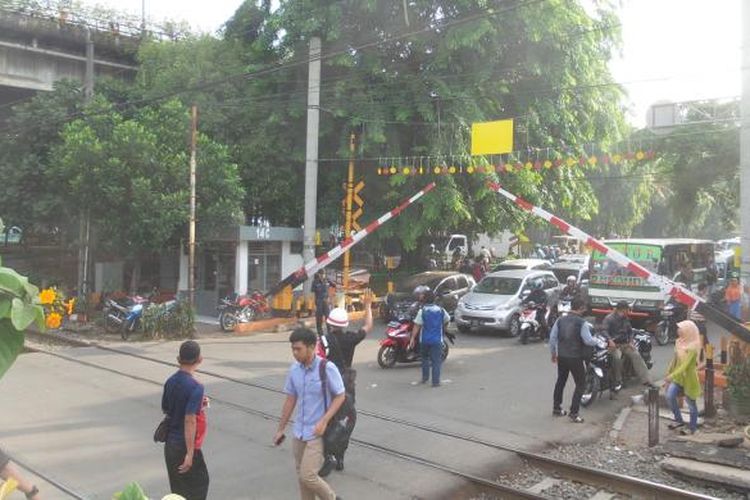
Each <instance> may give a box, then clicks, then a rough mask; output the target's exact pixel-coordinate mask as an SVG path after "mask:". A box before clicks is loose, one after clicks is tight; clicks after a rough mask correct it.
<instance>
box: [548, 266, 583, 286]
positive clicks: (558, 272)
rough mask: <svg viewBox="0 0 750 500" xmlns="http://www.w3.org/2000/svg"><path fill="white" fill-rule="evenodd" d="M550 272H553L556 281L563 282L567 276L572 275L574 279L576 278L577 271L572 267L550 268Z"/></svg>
mask: <svg viewBox="0 0 750 500" xmlns="http://www.w3.org/2000/svg"><path fill="white" fill-rule="evenodd" d="M552 272H553V273H554V274H555V277H556V278H557V281H559V282H560V283H565V282H566V281H567V280H568V276H573V277H575V278H576V279H578V271H575V270H573V269H554V268H553V269H552Z"/></svg>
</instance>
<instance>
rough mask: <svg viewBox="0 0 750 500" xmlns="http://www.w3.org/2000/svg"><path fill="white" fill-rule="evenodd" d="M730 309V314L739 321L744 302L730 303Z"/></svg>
mask: <svg viewBox="0 0 750 500" xmlns="http://www.w3.org/2000/svg"><path fill="white" fill-rule="evenodd" d="M728 308H729V314H731V315H732V316H734V317H735V318H737V319H740V316H741V315H742V301H739V300H738V301H736V302H730V303H729V304H728Z"/></svg>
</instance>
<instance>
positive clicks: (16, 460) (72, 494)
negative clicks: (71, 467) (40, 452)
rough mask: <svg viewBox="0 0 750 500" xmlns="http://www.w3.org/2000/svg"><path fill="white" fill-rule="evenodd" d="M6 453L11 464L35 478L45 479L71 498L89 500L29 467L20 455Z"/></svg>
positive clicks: (47, 475)
mask: <svg viewBox="0 0 750 500" xmlns="http://www.w3.org/2000/svg"><path fill="white" fill-rule="evenodd" d="M4 451H5V454H6V455H8V457H9V458H10V460H11V462H13V463H14V464H16V465H18V466H19V467H21V468H22V469H24V470H26V471H28V472H30V473H32V474H34V475H35V476H37V477H39V478H40V479H43V480H44V481H45V482H46V483H48V484H51V485H52V486H54V487H55V488H57V489H58V490H60V491H62V492H63V493H65V494H66V495H68V496H69V497H71V498H75V499H77V500H88V498H89V497H87V496H85V495H83V494H82V493H79V492H77V491H76V490H74V489H73V488H71V487H70V486H67V485H65V483H63V482H61V481H58V480H57V479H55V478H53V477H52V476H50V475H49V474H47V473H44V472H42V471H41V470H39V469H37V468H36V467H33V466H31V465H29V463H28V462H27V461H25V460H22V459H20V458H18V455H16V454H14V453H10V452H8V450H7V449H6V450H4Z"/></svg>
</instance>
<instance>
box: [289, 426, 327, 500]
mask: <svg viewBox="0 0 750 500" xmlns="http://www.w3.org/2000/svg"><path fill="white" fill-rule="evenodd" d="M292 451H293V452H294V463H295V466H296V468H297V481H299V492H300V498H301V499H302V500H315V499H316V498H318V499H320V500H336V494H335V493H334V492H333V490H332V489H331V487H330V486H329V485H328V483H326V482H325V481H323V479H322V478H321V477H320V476H318V471H319V470H320V468H321V467H322V466H323V440H322V439H321V438H316V439H313V440H312V441H302V440H300V439H297V438H294V440H293V441H292Z"/></svg>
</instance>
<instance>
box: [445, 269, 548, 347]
mask: <svg viewBox="0 0 750 500" xmlns="http://www.w3.org/2000/svg"><path fill="white" fill-rule="evenodd" d="M535 285H541V287H542V289H543V290H544V291H545V293H546V294H547V301H548V304H550V305H553V304H555V303H556V302H557V299H558V297H559V295H560V282H559V281H557V278H555V275H554V274H553V273H552V272H551V271H538V270H533V269H519V270H513V271H498V272H495V273H490V274H488V275H487V276H485V277H484V278H483V279H482V281H480V282H479V284H478V285H477V286H475V287H474V288H473V289H472V291H471V292H469V293H467V294H466V295H464V296H463V297H461V300H459V301H458V307H456V313H455V320H456V325H457V327H458V330H459V331H460V332H463V333H466V332H468V331H469V330H470V329H471V328H479V327H481V328H491V329H496V330H505V331H507V332H509V333H510V335H511V336H513V337H515V336H516V335H518V334H519V332H520V326H521V325H520V321H519V318H520V314H521V307H522V306H521V302H522V301H523V299H524V298H526V297H527V296H528V295H529V293H531V290H533V289H534V287H535Z"/></svg>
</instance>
